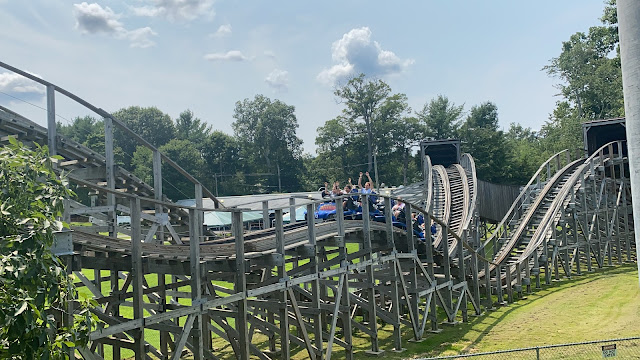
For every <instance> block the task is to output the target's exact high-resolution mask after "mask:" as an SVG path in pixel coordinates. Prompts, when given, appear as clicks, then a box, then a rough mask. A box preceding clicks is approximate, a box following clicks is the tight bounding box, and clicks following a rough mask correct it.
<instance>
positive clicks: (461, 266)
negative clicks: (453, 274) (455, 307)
mask: <svg viewBox="0 0 640 360" xmlns="http://www.w3.org/2000/svg"><path fill="white" fill-rule="evenodd" d="M463 236H464V238H466V231H465V235H463ZM456 248H457V249H456V254H457V255H458V277H459V279H460V282H465V283H466V282H467V280H466V275H467V274H466V269H465V263H464V249H463V247H462V241H459V240H458V241H457V242H456ZM468 286H469V284H468V283H467V284H466V285H465V286H464V287H461V288H460V291H461V292H462V293H461V296H460V297H459V299H460V300H458V301H461V303H460V311H461V312H462V321H464V322H467V321H468V320H469V314H468V310H467V295H466V293H465V289H466V288H467V287H468ZM454 316H455V314H454Z"/></svg>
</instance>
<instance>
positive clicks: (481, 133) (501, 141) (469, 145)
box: [459, 101, 509, 183]
mask: <svg viewBox="0 0 640 360" xmlns="http://www.w3.org/2000/svg"><path fill="white" fill-rule="evenodd" d="M459 134H460V140H461V141H462V150H463V151H464V152H468V153H470V154H471V155H472V156H473V157H474V159H475V162H476V171H477V173H478V177H479V178H481V179H483V180H487V181H491V182H496V183H507V182H508V181H509V176H508V174H507V170H508V161H509V153H508V151H507V145H506V141H505V136H504V133H503V132H502V131H500V130H498V107H497V106H496V105H495V104H493V103H492V102H489V101H487V102H485V103H483V104H481V105H478V106H474V107H472V108H471V112H470V113H469V116H467V118H466V120H465V122H464V123H463V124H462V126H461V127H460V131H459Z"/></svg>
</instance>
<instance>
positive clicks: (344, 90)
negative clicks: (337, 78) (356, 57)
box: [334, 74, 391, 172]
mask: <svg viewBox="0 0 640 360" xmlns="http://www.w3.org/2000/svg"><path fill="white" fill-rule="evenodd" d="M334 94H335V95H336V96H337V97H338V98H339V99H340V100H341V101H342V102H343V103H344V105H345V108H344V109H343V110H342V113H343V116H344V117H345V118H348V119H350V120H351V121H357V120H361V121H362V122H363V123H364V125H365V131H366V135H367V159H368V161H367V170H368V171H369V172H371V171H372V169H373V142H374V137H375V136H374V125H373V121H374V117H375V114H376V112H377V111H378V110H379V107H380V106H381V105H382V104H383V103H384V101H385V100H386V99H387V98H388V97H389V96H390V95H391V87H389V85H387V83H385V82H384V81H382V80H379V79H378V80H367V79H366V77H365V74H360V75H358V76H356V77H354V78H352V79H350V80H349V81H348V82H347V84H346V85H344V86H342V87H340V88H337V89H336V90H335V91H334Z"/></svg>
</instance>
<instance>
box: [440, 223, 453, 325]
mask: <svg viewBox="0 0 640 360" xmlns="http://www.w3.org/2000/svg"><path fill="white" fill-rule="evenodd" d="M447 230H448V229H446V228H445V227H444V226H443V227H442V241H441V243H442V271H443V272H444V281H445V282H446V283H449V285H447V287H446V288H444V289H443V290H444V295H443V296H442V298H443V299H444V304H442V305H443V306H445V307H446V308H447V311H446V313H447V322H448V323H455V315H449V314H451V310H453V298H452V296H453V295H452V293H451V286H452V283H451V282H452V281H451V259H450V258H449V232H448V231H447Z"/></svg>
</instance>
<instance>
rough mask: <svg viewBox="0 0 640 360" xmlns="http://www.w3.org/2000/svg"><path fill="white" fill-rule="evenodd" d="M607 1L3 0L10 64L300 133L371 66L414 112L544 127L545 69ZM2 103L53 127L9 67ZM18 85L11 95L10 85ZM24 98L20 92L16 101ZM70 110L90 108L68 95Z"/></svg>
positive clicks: (225, 119) (550, 104)
mask: <svg viewBox="0 0 640 360" xmlns="http://www.w3.org/2000/svg"><path fill="white" fill-rule="evenodd" d="M603 8H604V3H603V1H602V0H562V1H557V0H537V1H506V0H502V1H498V0H492V1H471V0H468V1H462V0H451V1H444V0H440V1H435V0H425V1H394V2H391V1H364V0H358V1H323V2H305V1H280V2H276V1H237V0H220V1H213V0H131V1H118V0H98V1H96V2H92V1H89V2H80V1H75V2H74V1H70V2H68V1H53V0H28V1H26V0H0V44H2V50H1V52H0V61H2V62H5V63H8V64H10V65H12V66H15V67H18V68H20V69H22V70H26V71H29V72H31V73H34V74H37V75H39V76H41V77H43V78H44V79H46V80H48V81H51V82H53V83H55V84H57V85H58V86H60V87H62V88H65V89H67V90H69V91H71V92H73V93H75V94H76V95H78V96H80V97H82V98H84V99H85V100H87V101H89V102H91V103H93V104H94V105H96V106H98V107H100V108H103V109H105V110H108V111H115V110H118V109H120V108H123V107H127V106H131V105H140V106H156V107H158V108H159V109H160V110H162V111H164V112H166V113H168V114H169V115H171V117H173V118H175V117H177V116H178V114H179V113H180V112H181V111H183V110H185V109H191V110H192V111H193V112H194V113H195V115H196V116H197V117H199V118H201V119H203V120H205V121H207V122H208V123H210V124H211V125H212V126H213V128H214V129H217V130H221V131H224V132H226V133H229V134H231V133H232V129H231V123H232V122H233V118H232V115H233V109H234V106H235V102H236V101H239V100H243V99H245V98H253V97H254V96H255V95H256V94H264V95H265V96H267V97H270V98H272V99H275V98H277V99H280V100H282V101H284V102H285V103H287V104H289V105H293V106H295V107H296V115H297V118H298V123H299V125H300V128H299V129H298V136H299V137H300V138H302V140H303V141H304V147H305V151H307V152H312V153H313V152H315V144H314V142H315V136H316V129H317V128H318V127H319V126H321V125H322V124H323V123H324V122H325V121H326V120H329V119H332V118H334V117H336V116H337V115H339V114H340V111H341V106H340V104H338V103H337V100H336V98H335V96H334V95H333V88H334V87H335V86H336V84H340V83H341V82H342V83H344V82H345V79H347V78H348V77H349V76H350V75H354V74H356V73H358V72H360V71H366V72H367V73H368V74H369V75H374V76H376V77H379V78H381V79H383V80H385V81H386V82H387V83H388V84H389V85H390V86H391V88H392V90H393V91H394V92H401V93H405V94H406V95H407V96H408V99H409V104H410V105H411V107H412V108H413V109H414V110H420V109H421V108H422V107H423V106H424V104H425V103H426V102H428V101H429V100H430V99H432V98H434V97H435V96H437V95H438V94H442V95H446V96H448V97H449V99H450V100H451V101H453V102H455V103H456V104H465V110H466V111H468V110H469V109H470V108H471V106H473V105H477V104H480V103H482V102H485V101H492V102H494V103H496V104H497V106H498V111H499V119H500V125H501V126H502V127H503V128H505V129H507V128H508V126H509V123H511V122H516V123H520V124H522V125H523V126H527V127H531V128H533V129H536V130H537V129H539V128H540V126H541V125H542V124H544V122H545V121H546V120H547V119H548V115H549V113H551V112H552V110H553V108H554V104H555V102H556V101H557V100H558V98H557V97H556V96H555V95H556V94H557V93H558V90H557V89H555V88H554V86H553V85H554V84H555V83H557V80H556V79H552V78H549V77H548V76H547V75H546V74H545V73H544V72H543V71H541V69H542V67H543V66H545V65H547V64H548V62H549V59H551V58H552V57H554V56H557V55H558V54H559V53H560V49H561V45H562V41H566V40H568V38H569V36H570V35H571V34H573V33H575V32H578V31H587V30H588V28H589V27H590V26H594V25H597V24H599V17H600V16H601V14H602V10H603ZM0 91H1V93H0V104H2V105H4V106H7V105H8V106H9V107H10V108H11V109H13V110H14V111H18V112H20V113H23V114H25V115H27V116H29V117H31V118H33V119H34V120H35V121H38V122H40V123H44V122H45V119H46V113H45V112H44V111H43V110H42V109H40V108H38V107H35V106H32V105H30V104H26V103H24V102H22V101H18V100H16V99H15V98H13V97H17V98H19V99H21V100H25V101H29V102H30V103H32V104H35V105H37V106H40V107H44V105H45V100H44V89H43V88H41V87H38V86H34V85H33V83H31V82H28V81H25V80H24V79H20V78H18V77H16V76H14V75H12V74H8V73H6V72H3V71H1V70H0ZM6 94H8V95H6ZM11 96H13V97H11ZM56 106H57V108H56V110H57V113H58V114H59V116H60V117H61V118H60V120H61V121H62V122H63V123H64V122H66V119H72V118H73V117H75V116H79V115H85V114H88V112H87V111H86V110H84V109H82V108H80V107H79V106H76V105H74V104H72V103H71V102H70V101H68V100H66V99H64V98H62V97H61V96H58V98H57V104H56Z"/></svg>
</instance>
